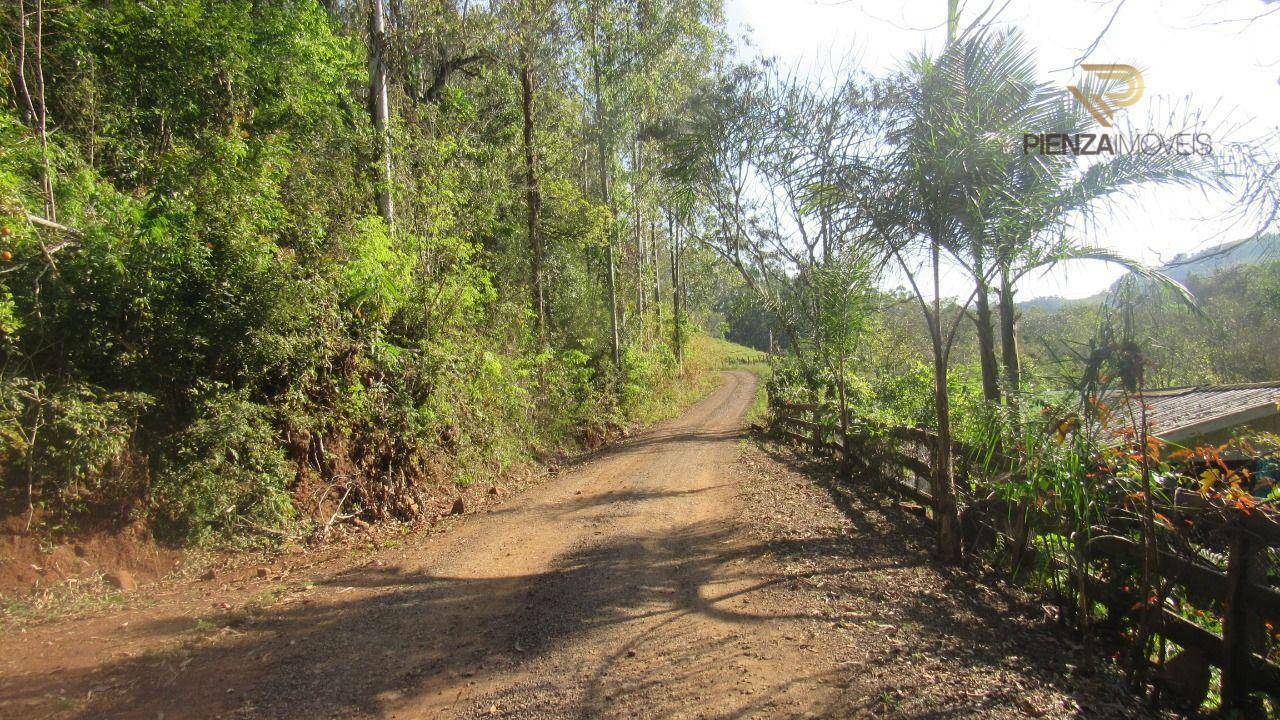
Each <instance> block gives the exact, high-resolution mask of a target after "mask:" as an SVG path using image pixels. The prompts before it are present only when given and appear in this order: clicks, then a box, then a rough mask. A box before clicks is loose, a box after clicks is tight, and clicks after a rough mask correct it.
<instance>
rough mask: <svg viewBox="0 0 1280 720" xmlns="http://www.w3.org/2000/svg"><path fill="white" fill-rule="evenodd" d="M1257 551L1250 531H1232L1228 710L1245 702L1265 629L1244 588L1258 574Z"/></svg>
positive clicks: (1226, 629)
mask: <svg viewBox="0 0 1280 720" xmlns="http://www.w3.org/2000/svg"><path fill="white" fill-rule="evenodd" d="M1257 550H1258V547H1257V545H1256V544H1255V543H1254V542H1253V541H1252V539H1251V538H1250V537H1249V534H1248V532H1247V531H1245V530H1244V529H1241V528H1235V529H1234V530H1233V531H1232V538H1231V554H1230V555H1228V557H1227V588H1226V590H1227V592H1226V600H1225V601H1224V603H1223V612H1222V649H1223V653H1222V656H1223V665H1222V704H1223V707H1224V708H1227V709H1231V708H1241V707H1243V706H1244V705H1245V701H1246V699H1247V697H1248V695H1249V690H1250V683H1249V680H1248V678H1249V674H1250V672H1249V670H1250V666H1251V665H1252V664H1253V653H1254V650H1257V649H1260V648H1261V646H1262V643H1263V633H1264V632H1266V629H1265V626H1264V624H1263V623H1262V619H1261V617H1260V616H1259V615H1257V614H1256V613H1255V612H1252V611H1251V610H1250V608H1249V603H1248V602H1247V601H1246V600H1245V597H1244V594H1245V588H1246V587H1247V586H1248V585H1249V583H1250V582H1252V581H1254V580H1256V579H1257V576H1258V574H1259V573H1258V570H1259V567H1258V566H1259V563H1258V562H1257V556H1258V552H1257Z"/></svg>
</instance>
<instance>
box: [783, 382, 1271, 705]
mask: <svg viewBox="0 0 1280 720" xmlns="http://www.w3.org/2000/svg"><path fill="white" fill-rule="evenodd" d="M769 406H770V411H771V414H772V419H773V424H774V428H775V430H776V432H777V433H778V434H780V435H782V436H784V437H787V438H789V439H791V440H793V441H795V442H797V443H800V444H802V445H803V446H804V447H805V448H807V449H808V450H809V451H810V452H812V453H815V454H823V455H828V456H831V457H832V458H834V459H836V460H838V461H840V462H841V463H842V464H843V465H844V466H845V467H854V468H862V469H865V470H869V471H874V472H876V473H877V474H878V475H880V476H881V478H882V479H883V480H885V481H887V482H888V483H889V485H890V488H891V489H892V490H894V491H896V492H898V493H900V494H902V495H904V496H906V497H909V498H910V499H912V500H914V501H916V502H918V503H920V504H921V505H922V506H924V507H925V508H931V507H932V503H933V498H932V496H931V495H930V492H929V479H930V477H931V474H932V473H931V467H930V458H931V456H932V452H933V448H934V447H936V443H937V435H936V434H934V433H933V432H931V431H930V430H928V429H925V428H918V427H892V428H884V427H879V428H876V429H875V431H874V432H868V431H867V430H866V426H865V425H858V424H853V423H851V429H850V437H841V434H840V431H839V413H838V411H837V409H836V408H834V407H832V406H828V405H820V404H817V403H795V402H786V401H783V400H779V399H775V398H772V397H771V398H770V403H769ZM953 449H954V450H955V452H954V456H955V457H956V461H957V487H958V489H959V490H960V492H961V497H960V500H961V504H962V506H963V507H964V514H963V518H962V524H963V525H964V526H965V527H966V538H967V539H969V540H971V541H972V540H974V538H975V535H974V529H986V530H989V531H991V532H992V533H993V534H994V535H995V536H999V537H1003V538H1004V539H1005V540H1006V541H1010V540H1012V538H1013V537H1014V536H1016V535H1018V534H1019V533H1020V532H1021V533H1022V536H1023V538H1025V527H1026V525H1027V523H1028V521H1027V520H1023V521H1021V523H1019V522H1017V521H1015V518H1017V517H1019V514H1020V513H1019V509H1018V508H1015V507H1013V505H1012V503H1009V502H1007V501H1001V500H999V499H996V496H995V494H994V493H988V492H986V487H985V486H989V485H990V483H989V480H988V479H985V478H977V477H970V476H969V470H970V462H971V460H972V459H973V458H975V457H977V455H976V454H975V453H974V452H973V450H972V449H971V448H967V447H965V446H963V444H961V443H955V445H954V446H953ZM886 469H890V472H885V470H886ZM975 488H976V489H978V492H974V491H973V489H975ZM1159 511H1160V512H1161V514H1162V515H1163V516H1165V517H1166V518H1168V519H1169V521H1170V522H1171V523H1175V524H1181V523H1184V522H1188V521H1189V522H1191V523H1193V524H1194V525H1195V526H1196V527H1197V528H1203V529H1212V530H1213V531H1214V532H1215V533H1216V534H1217V535H1219V536H1225V537H1226V538H1228V540H1227V542H1226V543H1225V546H1226V547H1225V553H1223V552H1214V551H1212V550H1211V549H1209V548H1203V547H1201V548H1192V549H1191V550H1190V552H1187V553H1184V554H1174V553H1171V552H1167V551H1161V552H1160V554H1159V562H1158V569H1157V574H1158V575H1159V580H1158V582H1157V583H1156V585H1157V586H1159V587H1169V588H1174V589H1177V590H1179V591H1180V592H1174V593H1169V596H1177V597H1184V598H1187V599H1189V600H1192V601H1193V602H1194V604H1195V605H1196V606H1198V607H1200V608H1209V612H1210V613H1211V614H1212V620H1213V622H1210V623H1205V624H1197V623H1194V622H1191V621H1190V620H1188V619H1186V618H1185V617H1183V616H1182V615H1179V614H1177V613H1176V612H1174V609H1176V608H1171V607H1170V606H1169V605H1168V603H1166V604H1165V606H1163V607H1161V608H1160V610H1159V612H1158V613H1155V614H1154V615H1153V617H1152V619H1151V622H1150V631H1151V632H1152V633H1153V634H1155V635H1156V636H1162V637H1164V638H1167V639H1168V640H1170V641H1172V642H1173V643H1175V644H1177V645H1178V646H1181V647H1183V648H1194V649H1195V650H1197V651H1199V652H1200V653H1202V654H1203V657H1204V658H1206V659H1207V661H1208V663H1210V664H1212V665H1214V666H1216V667H1217V668H1219V669H1220V671H1221V674H1220V678H1221V681H1220V682H1221V685H1220V693H1221V697H1222V699H1223V704H1224V706H1225V707H1240V706H1242V705H1243V704H1244V703H1245V702H1247V697H1248V696H1249V694H1250V693H1254V692H1261V693H1265V694H1268V695H1270V696H1271V697H1272V698H1274V699H1275V700H1276V701H1277V702H1280V666H1277V665H1276V664H1275V663H1272V662H1269V661H1268V660H1267V659H1266V654H1267V648H1268V643H1269V642H1270V639H1269V637H1268V633H1270V632H1275V631H1276V630H1280V590H1277V589H1276V588H1275V587H1274V586H1272V584H1270V583H1269V581H1268V578H1267V569H1268V563H1267V555H1268V553H1270V552H1273V550H1272V549H1273V548H1280V516H1278V515H1276V514H1274V513H1271V512H1269V511H1263V510H1261V509H1256V508H1255V509H1253V510H1243V509H1240V508H1238V507H1234V506H1227V505H1224V504H1222V503H1219V502H1216V501H1212V500H1209V499H1206V498H1204V497H1203V496H1201V495H1200V494H1198V493H1195V492H1188V491H1185V490H1179V491H1177V492H1175V494H1174V496H1173V498H1172V499H1171V500H1170V501H1168V502H1165V503H1162V505H1161V507H1160V508H1159ZM1022 512H1025V509H1023V510H1022ZM1023 517H1025V515H1024V516H1023ZM1038 520H1039V521H1040V525H1041V527H1046V526H1047V527H1049V528H1052V527H1053V524H1054V520H1055V519H1054V518H1038ZM1133 534H1134V533H1133V528H1132V527H1127V528H1126V527H1124V526H1119V527H1101V528H1097V529H1096V532H1094V533H1093V539H1092V540H1090V542H1089V544H1088V550H1087V556H1088V557H1087V565H1086V569H1085V571H1084V575H1085V577H1084V578H1080V577H1079V576H1074V577H1073V578H1072V579H1073V580H1074V581H1075V582H1076V583H1079V584H1082V585H1083V586H1084V587H1085V589H1086V594H1087V595H1088V596H1089V597H1090V598H1091V599H1092V600H1094V601H1096V602H1098V603H1100V604H1102V605H1103V606H1104V607H1105V608H1106V610H1107V615H1106V620H1105V622H1106V623H1108V624H1110V625H1111V626H1113V627H1118V626H1119V625H1120V624H1121V623H1122V622H1125V621H1128V622H1130V623H1132V624H1134V626H1136V624H1137V623H1138V622H1139V620H1140V617H1139V616H1140V613H1141V612H1142V610H1141V609H1142V607H1143V603H1142V602H1141V601H1140V598H1139V597H1138V595H1137V593H1136V592H1135V591H1134V590H1133V589H1132V588H1131V587H1129V584H1127V583H1125V582H1123V581H1122V578H1123V577H1124V576H1123V574H1122V573H1121V572H1112V573H1111V577H1112V578H1113V580H1111V581H1106V580H1104V579H1103V577H1104V574H1102V572H1101V571H1102V570H1103V569H1104V568H1110V569H1112V570H1120V569H1126V568H1127V569H1130V570H1131V569H1133V568H1135V567H1137V568H1140V567H1141V565H1142V562H1143V556H1144V551H1143V547H1142V545H1141V544H1140V543H1139V542H1137V541H1134V540H1132V539H1129V538H1128V537H1126V536H1129V535H1133ZM1031 552H1032V553H1033V554H1034V553H1035V551H1034V550H1032V551H1031ZM1224 554H1225V556H1226V560H1225V568H1221V567H1218V565H1220V564H1223V563H1221V556H1222V555H1224ZM1040 559H1041V560H1042V561H1045V562H1055V563H1056V564H1058V566H1059V567H1061V563H1060V562H1057V561H1055V559H1054V558H1053V557H1051V556H1050V557H1041V558H1040ZM1214 559H1217V560H1218V561H1219V562H1214V561H1213V560H1214ZM1023 564H1025V560H1024V561H1023ZM1206 625H1209V626H1212V625H1217V626H1219V627H1221V633H1217V632H1214V631H1212V630H1210V629H1208V627H1206ZM1205 673H1207V668H1205Z"/></svg>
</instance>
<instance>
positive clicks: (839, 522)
mask: <svg viewBox="0 0 1280 720" xmlns="http://www.w3.org/2000/svg"><path fill="white" fill-rule="evenodd" d="M755 384H756V380H755V378H754V376H752V375H750V374H748V373H743V372H732V373H727V374H726V381H725V383H724V384H723V385H722V386H721V387H720V388H719V389H718V390H717V391H716V392H715V393H713V394H712V395H711V396H710V397H708V398H707V399H706V400H704V401H703V402H701V403H699V404H698V405H697V406H696V407H694V408H693V409H692V410H690V411H689V412H687V413H686V414H685V415H684V416H683V417H681V418H680V419H678V420H675V421H671V422H668V423H665V424H662V425H659V426H657V427H655V428H653V429H652V430H650V431H648V432H645V433H643V434H641V435H639V436H637V437H634V438H632V439H630V440H629V441H626V442H624V443H622V444H621V445H619V446H617V447H616V448H613V449H611V450H608V451H606V452H604V453H602V454H600V455H598V456H597V457H595V458H593V459H591V460H589V461H587V462H584V463H582V464H579V465H577V466H575V467H573V468H572V469H570V470H568V471H566V472H565V473H563V474H562V475H561V476H559V477H558V478H556V479H554V480H552V481H550V482H548V483H547V484H545V485H543V486H541V487H539V488H536V489H534V490H531V491H528V492H526V493H524V494H522V495H520V496H517V497H514V498H511V499H510V500H509V501H507V502H506V503H504V504H503V505H502V506H500V507H498V508H497V509H496V510H494V511H492V512H489V513H487V514H483V513H482V514H477V515H473V516H470V517H467V518H465V519H464V520H463V522H461V523H460V524H459V525H458V526H457V527H456V528H455V529H454V530H453V531H451V532H449V533H447V534H444V535H439V536H436V537H432V538H429V539H425V540H422V541H420V542H414V541H411V542H408V543H406V544H405V545H403V546H401V547H399V548H396V549H394V550H389V551H383V552H381V553H379V554H378V555H376V556H375V557H373V558H367V559H361V560H360V561H359V562H356V563H347V564H346V565H345V567H337V568H328V569H326V568H320V569H318V570H317V571H316V572H315V573H314V574H313V576H312V577H310V578H309V579H307V580H306V581H305V583H303V582H302V581H299V580H296V579H295V581H294V584H293V585H291V586H289V587H285V588H279V587H276V588H275V590H274V592H273V593H272V592H271V588H272V587H273V586H272V585H271V584H270V583H265V582H264V583H263V584H262V586H261V587H260V588H258V590H257V592H258V593H259V594H261V593H263V592H268V593H269V594H268V596H267V597H265V598H259V599H258V600H257V601H256V603H254V604H252V605H250V604H248V603H246V601H245V598H244V597H241V598H239V599H238V600H237V606H239V605H241V604H243V605H244V606H245V607H250V608H252V609H251V610H246V611H244V612H224V613H216V614H214V615H212V616H209V617H203V616H201V615H200V614H199V613H195V612H193V608H195V607H202V608H206V610H205V611H204V612H205V614H206V615H207V614H208V610H207V608H208V607H209V604H208V602H207V600H208V599H209V598H207V597H201V596H200V592H201V591H200V589H199V588H195V589H191V590H189V591H188V594H189V595H194V597H193V598H192V597H187V598H186V599H185V600H184V601H183V602H176V601H175V602H172V603H169V604H167V605H165V606H164V608H161V609H151V610H145V611H139V612H136V613H133V614H130V613H116V614H109V615H106V616H102V617H97V618H93V619H90V620H87V621H75V622H65V623H61V624H53V625H50V626H41V627H36V628H33V629H32V630H30V631H29V632H27V633H25V634H22V635H17V636H8V637H5V638H3V639H0V716H4V717H12V718H18V717H23V718H30V717H45V716H52V717H72V718H89V717H95V718H96V717H137V718H157V717H164V718H186V717H192V718H204V717H246V718H249V717H252V718H258V717H263V718H321V717H393V718H435V717H441V718H454V717H494V716H496V717H519V718H543V717H546V718H681V717H689V718H692V717H709V718H712V717H714V718H731V717H852V716H859V715H864V716H882V715H883V716H895V715H897V716H905V715H908V714H909V715H911V716H918V717H923V716H937V715H945V716H950V717H954V716H969V715H979V716H1002V717H1018V716H1023V715H1027V714H1033V715H1035V716H1037V717H1042V716H1069V715H1076V714H1078V713H1080V712H1081V707H1082V705H1081V702H1092V696H1089V697H1085V696H1084V695H1081V694H1080V692H1079V690H1078V688H1076V687H1075V686H1073V685H1071V684H1069V683H1067V682H1066V681H1064V680H1063V679H1062V677H1059V675H1058V674H1055V673H1061V672H1065V671H1062V663H1065V662H1066V658H1068V657H1069V655H1070V653H1069V652H1067V651H1065V650H1062V649H1061V648H1060V647H1059V646H1053V647H1052V648H1051V649H1050V650H1049V652H1048V653H1047V654H1048V655H1049V656H1051V657H1050V658H1049V659H1048V660H1046V661H1044V662H1048V663H1049V664H1050V667H1047V668H1046V667H1040V666H1036V665H1035V663H1034V662H1032V663H1028V661H1026V660H1020V659H1019V658H1022V657H1025V656H1026V655H1028V654H1030V653H1029V652H1028V651H1023V650H1019V649H1018V648H1017V647H1015V646H1013V645H1011V644H1010V643H1011V641H1010V637H1009V633H1011V632H1015V631H1016V632H1018V633H1023V632H1024V631H1025V632H1026V633H1027V636H1028V637H1031V629H1030V628H1029V627H1028V626H1027V625H1028V621H1022V620H1019V619H1018V618H1017V615H1016V613H1013V612H1011V611H1009V610H1008V607H1009V606H1008V605H1005V604H1002V603H1004V602H1005V601H1003V600H1000V599H999V598H995V599H993V600H990V601H989V602H988V604H989V605H990V606H991V607H989V608H987V609H986V610H985V611H984V612H985V614H982V615H977V614H975V613H974V611H971V610H969V609H967V606H966V603H969V602H970V600H969V599H968V596H967V595H965V593H964V592H958V593H957V592H956V591H955V586H956V582H955V580H954V579H953V578H950V577H948V576H945V575H941V574H939V573H938V571H937V570H936V569H934V568H933V567H932V566H931V564H930V563H929V561H928V557H927V554H926V553H925V552H924V551H923V550H922V549H920V548H919V547H917V546H916V545H914V544H913V543H912V541H909V540H902V539H900V538H898V537H897V536H895V535H893V532H894V530H893V528H892V526H891V524H890V525H885V526H883V527H877V526H876V524H875V523H876V522H877V521H876V520H875V518H880V520H879V522H890V521H886V520H884V518H886V517H889V516H886V515H884V514H883V513H881V511H880V510H877V509H874V508H870V507H868V508H867V509H866V510H865V512H864V511H863V509H861V508H857V511H858V515H859V516H861V517H862V519H861V520H860V521H859V523H858V524H850V523H849V521H848V520H847V519H846V517H845V515H842V514H841V513H840V512H839V511H838V510H837V509H836V508H835V505H838V504H841V503H844V504H846V505H847V504H848V503H849V502H850V501H849V500H848V498H845V499H844V500H839V498H837V500H839V502H837V503H834V504H833V503H832V502H831V500H832V497H834V496H827V495H826V493H824V492H823V491H822V490H820V489H817V488H816V486H814V484H813V482H812V480H809V479H806V478H805V477H804V476H801V475H798V474H793V473H792V471H790V470H784V469H783V467H784V466H783V465H782V464H781V463H777V462H776V461H774V460H771V459H769V458H768V457H766V456H765V455H764V454H763V453H762V452H761V451H760V450H758V449H754V448H747V447H746V446H745V445H744V444H743V443H742V442H741V433H742V426H743V416H744V413H745V411H746V409H747V408H748V406H749V405H750V403H751V402H752V399H753V397H754V394H755ZM762 468H763V469H764V470H762ZM762 477H763V478H765V481H761V480H760V478H762ZM753 478H754V479H753ZM761 482H765V484H764V485H761V484H760V483H761ZM753 488H754V489H753ZM849 509H850V508H848V507H846V510H849ZM757 517H758V518H760V522H758V523H757V522H756V518H757ZM893 518H896V519H894V520H892V522H899V521H901V520H902V519H903V518H902V517H901V516H897V515H895V516H893ZM907 522H908V523H910V522H911V521H910V520H909V519H908V520H907ZM909 529H912V530H919V529H920V528H919V527H916V526H912V527H911V528H909ZM859 531H861V532H862V533H863V534H864V535H865V537H863V538H862V542H863V544H861V545H859V544H858V543H857V542H855V540H856V539H857V533H858V532H859ZM886 543H888V544H886ZM841 578H844V580H843V581H842V580H841ZM841 582H846V585H845V586H843V587H842V586H841V585H840V583H841ZM847 583H855V584H853V585H849V584H847ZM899 589H900V590H901V592H899ZM944 590H945V592H946V593H952V594H954V595H956V596H958V597H959V598H960V599H959V600H955V599H953V598H952V597H951V595H947V596H946V598H947V599H946V600H945V601H944V600H943V599H941V598H943V597H944ZM850 593H860V594H862V595H864V596H867V597H862V598H857V597H854V598H852V600H853V602H852V603H851V602H849V600H850V595H849V594H850ZM872 596H874V597H875V598H876V602H875V603H868V602H867V600H868V598H869V597H872ZM922 598H923V601H922ZM972 602H974V603H976V602H978V601H972ZM895 603H896V604H895ZM1036 611H1038V608H1036ZM940 619H941V620H945V621H946V622H954V623H961V624H962V627H961V626H960V625H957V626H956V627H959V628H960V629H959V630H955V629H954V628H953V627H952V626H950V625H942V624H939V621H940ZM891 623H893V624H891ZM1018 623H1022V625H1019V624H1018ZM948 628H952V629H948ZM947 632H955V633H957V634H963V635H965V637H961V638H960V639H958V640H956V639H950V640H943V639H941V637H942V634H943V633H947ZM917 636H918V637H917ZM1036 642H1037V643H1040V641H1039V640H1037V641H1036ZM1045 642H1051V640H1046V641H1045ZM1038 647H1041V648H1042V649H1043V647H1045V646H1044V645H1043V643H1040V644H1039V645H1038ZM975 648H976V653H975ZM69 650H70V651H69ZM983 653H986V654H983ZM1055 655H1056V657H1054V656H1055ZM1010 656H1012V657H1013V658H1014V660H1015V661H1016V662H1014V663H1012V664H1010V663H1008V662H1006V660H1007V659H1008V657H1010ZM975 657H977V658H978V659H977V660H975V659H974V658H975ZM1042 664H1043V663H1042ZM1028 665H1030V666H1029V667H1025V666H1028ZM953 666H963V667H962V668H961V669H964V670H966V672H968V673H969V674H967V675H966V674H957V672H956V670H955V667H953ZM930 667H934V668H936V669H935V670H933V671H930V670H928V668H930ZM948 668H950V669H948ZM1011 668H1012V669H1011ZM926 671H928V672H930V673H933V674H931V675H929V677H931V678H933V679H932V680H924V679H923V678H924V676H922V673H924V672H926ZM947 683H950V685H948V684H947ZM1055 683H1056V685H1057V686H1056V689H1055V688H1053V687H1050V686H1052V685H1054V684H1055ZM907 685H913V686H921V687H923V688H924V690H923V691H922V693H921V696H922V697H928V698H929V701H928V703H926V704H924V705H919V706H918V707H917V708H916V709H915V710H913V711H911V712H906V710H904V708H907V709H910V708H911V707H912V706H910V705H909V704H908V705H904V704H903V703H902V701H901V699H900V698H899V699H897V700H895V696H894V693H897V692H899V690H898V688H900V687H904V686H907ZM930 686H936V687H934V689H933V690H931V689H930ZM951 686H954V692H951V691H948V692H950V694H946V693H941V692H940V691H939V690H938V688H943V689H945V687H951ZM1038 686H1044V688H1046V689H1040V690H1035V691H1034V693H1032V692H1031V690H1026V692H1025V694H1027V696H1028V697H1031V698H1032V701H1031V702H1033V703H1034V704H1033V705H1032V706H1031V707H1027V706H1024V705H1020V704H1018V703H1022V702H1028V701H1026V700H1024V699H1022V698H1015V697H1014V696H1015V695H1016V694H1017V693H1012V694H1010V693H1009V689H1010V688H1033V687H1038ZM1002 693H1003V694H1002ZM1094 694H1095V695H1096V693H1094ZM1120 702H1121V701H1116V700H1113V699H1111V696H1110V695H1107V700H1106V701H1105V703H1106V704H1105V705H1103V704H1095V705H1094V706H1093V708H1092V709H1093V711H1091V712H1088V713H1086V714H1087V715H1088V716H1089V717H1097V716H1101V715H1106V714H1111V712H1110V711H1112V710H1115V711H1116V712H1117V713H1118V714H1120V715H1124V714H1127V713H1128V711H1127V710H1124V709H1123V708H1122V707H1121V705H1120V704H1119V703H1120ZM1103 710H1106V711H1107V712H1102V711H1103ZM1032 711H1034V712H1032Z"/></svg>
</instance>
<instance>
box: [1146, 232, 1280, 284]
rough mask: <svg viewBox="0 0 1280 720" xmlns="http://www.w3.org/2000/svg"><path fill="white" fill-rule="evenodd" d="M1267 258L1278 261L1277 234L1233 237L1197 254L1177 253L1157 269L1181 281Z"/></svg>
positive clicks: (1279, 237)
mask: <svg viewBox="0 0 1280 720" xmlns="http://www.w3.org/2000/svg"><path fill="white" fill-rule="evenodd" d="M1268 260H1280V235H1277V234H1274V233H1273V234H1271V235H1263V236H1261V237H1257V238H1250V239H1247V240H1237V241H1235V242H1229V243H1223V244H1222V245H1218V246H1216V247H1212V248H1209V249H1208V250H1201V251H1200V252H1197V253H1192V254H1189V255H1178V256H1177V257H1175V258H1174V259H1173V260H1171V261H1169V262H1168V263H1166V264H1165V265H1163V266H1161V267H1160V268H1159V269H1160V272H1162V273H1164V274H1165V275H1168V276H1169V277H1171V278H1173V279H1174V280H1177V281H1178V282H1182V283H1185V282H1186V281H1187V280H1188V279H1189V278H1191V277H1194V276H1199V277H1208V276H1210V275H1213V274H1214V273H1216V272H1218V271H1219V270H1225V269H1227V268H1232V267H1235V266H1237V265H1252V264H1257V263H1261V262H1266V261H1268Z"/></svg>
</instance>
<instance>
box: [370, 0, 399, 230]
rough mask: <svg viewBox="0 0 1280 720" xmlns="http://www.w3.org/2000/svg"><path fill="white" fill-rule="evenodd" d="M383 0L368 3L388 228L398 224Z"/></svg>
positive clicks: (380, 187)
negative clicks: (394, 202)
mask: <svg viewBox="0 0 1280 720" xmlns="http://www.w3.org/2000/svg"><path fill="white" fill-rule="evenodd" d="M383 2H384V0H370V2H369V115H370V117H371V118H372V119H373V131H374V151H375V154H376V156H377V158H378V168H377V172H376V175H377V179H378V181H377V191H378V213H379V214H381V215H382V220H383V222H385V223H386V224H387V227H388V228H392V227H394V225H395V208H394V205H393V200H392V198H391V190H392V186H393V184H394V179H393V176H392V173H391V106H390V103H389V102H388V100H387V17H386V9H385V8H384V7H383Z"/></svg>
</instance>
